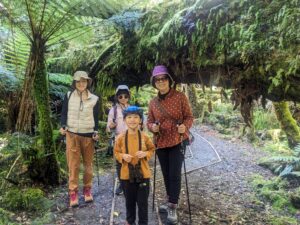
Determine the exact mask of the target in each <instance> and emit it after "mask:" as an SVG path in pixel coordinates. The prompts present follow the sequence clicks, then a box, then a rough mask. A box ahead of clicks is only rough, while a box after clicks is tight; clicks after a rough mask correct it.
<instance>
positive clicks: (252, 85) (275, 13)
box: [97, 0, 300, 102]
mask: <svg viewBox="0 0 300 225" xmlns="http://www.w3.org/2000/svg"><path fill="white" fill-rule="evenodd" d="M186 2H189V3H186ZM299 2H300V1H299V0H292V1H281V0H273V1H263V0H256V1H247V0H242V1H240V0H235V1H224V0H215V1H208V0H197V1H185V3H183V2H182V1H165V2H163V3H161V4H159V5H157V6H154V7H152V8H147V9H144V11H143V13H142V14H140V16H139V17H136V20H131V21H130V22H128V23H124V24H117V26H119V27H122V28H123V29H119V32H120V36H119V39H118V41H117V42H116V43H115V44H114V45H113V46H111V52H110V54H107V55H105V57H103V58H102V63H103V66H102V67H101V68H100V69H99V70H98V71H97V73H98V77H99V82H100V83H102V87H105V86H106V85H105V84H107V82H110V85H113V86H115V85H117V84H119V83H120V82H124V81H126V83H127V84H128V85H130V86H135V85H138V86H141V85H143V84H145V83H148V82H149V78H150V73H151V70H152V68H153V66H154V65H155V64H166V65H167V66H168V67H169V69H170V71H171V72H172V74H173V76H174V79H175V80H176V81H177V82H183V83H202V84H206V85H212V84H213V85H217V86H222V87H230V88H233V89H235V90H236V97H237V98H239V99H240V100H239V101H243V100H246V101H249V102H251V101H252V100H253V99H256V98H258V97H260V96H263V97H264V98H269V99H271V100H274V101H281V100H292V101H300V95H299V94H298V93H300V92H299V91H300V69H299V65H300V45H299V43H300V21H299V20H300V19H299V18H300V3H299ZM107 77H108V78H107Z"/></svg>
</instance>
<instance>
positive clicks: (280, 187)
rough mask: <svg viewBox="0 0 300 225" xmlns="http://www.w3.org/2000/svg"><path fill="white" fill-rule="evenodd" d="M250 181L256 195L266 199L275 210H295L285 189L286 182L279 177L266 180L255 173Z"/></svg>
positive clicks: (291, 211)
mask: <svg viewBox="0 0 300 225" xmlns="http://www.w3.org/2000/svg"><path fill="white" fill-rule="evenodd" d="M251 183H252V185H253V187H254V189H255V191H256V193H257V195H258V196H259V197H260V198H262V199H264V200H265V201H268V202H269V203H270V204H271V205H272V208H273V209H275V210H276V211H278V212H280V211H287V212H289V213H295V212H296V209H295V208H294V207H293V205H292V203H291V201H290V197H289V194H288V192H287V191H286V190H285V188H286V186H287V182H286V181H284V180H282V179H281V178H280V177H275V178H273V179H270V180H266V179H265V178H264V177H262V176H260V175H255V176H253V178H252V181H251Z"/></svg>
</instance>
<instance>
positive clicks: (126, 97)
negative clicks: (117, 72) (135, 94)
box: [118, 95, 129, 99]
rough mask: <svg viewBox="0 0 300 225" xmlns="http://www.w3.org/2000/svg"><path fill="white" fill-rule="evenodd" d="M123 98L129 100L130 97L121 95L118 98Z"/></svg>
mask: <svg viewBox="0 0 300 225" xmlns="http://www.w3.org/2000/svg"><path fill="white" fill-rule="evenodd" d="M122 98H125V99H128V98H129V96H128V95H119V96H118V99H122Z"/></svg>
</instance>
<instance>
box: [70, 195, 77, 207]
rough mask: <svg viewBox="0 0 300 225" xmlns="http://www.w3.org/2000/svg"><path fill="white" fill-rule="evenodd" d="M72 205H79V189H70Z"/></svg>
mask: <svg viewBox="0 0 300 225" xmlns="http://www.w3.org/2000/svg"><path fill="white" fill-rule="evenodd" d="M69 197H70V207H77V206H78V205H79V204H78V192H77V191H70V194H69Z"/></svg>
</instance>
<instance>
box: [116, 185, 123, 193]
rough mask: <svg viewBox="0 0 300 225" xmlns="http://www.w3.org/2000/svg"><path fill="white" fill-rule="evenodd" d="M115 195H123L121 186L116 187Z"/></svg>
mask: <svg viewBox="0 0 300 225" xmlns="http://www.w3.org/2000/svg"><path fill="white" fill-rule="evenodd" d="M115 193H116V195H121V194H122V193H123V188H122V186H121V184H119V185H118V187H117V189H116V192H115Z"/></svg>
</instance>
